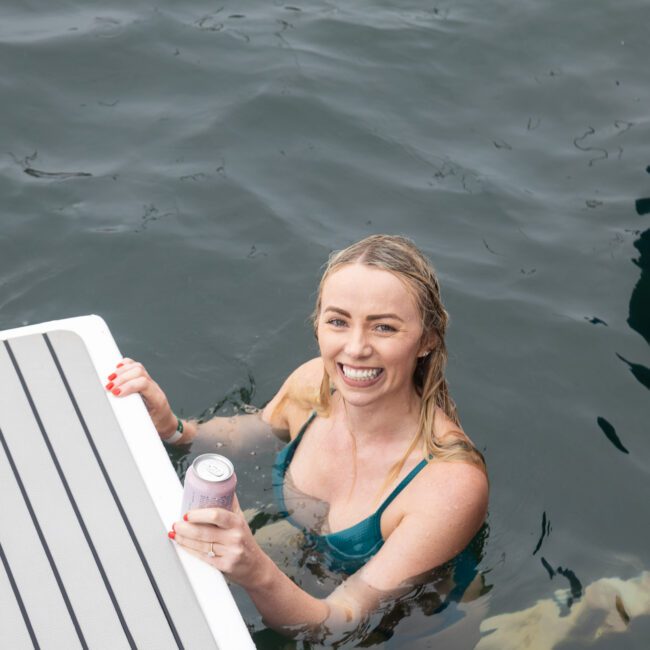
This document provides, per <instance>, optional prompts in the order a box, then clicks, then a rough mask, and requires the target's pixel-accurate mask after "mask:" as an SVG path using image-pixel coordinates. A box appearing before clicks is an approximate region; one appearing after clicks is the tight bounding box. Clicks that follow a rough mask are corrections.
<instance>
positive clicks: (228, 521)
mask: <svg viewBox="0 0 650 650" xmlns="http://www.w3.org/2000/svg"><path fill="white" fill-rule="evenodd" d="M183 519H184V520H185V521H189V522H190V523H191V524H212V525H213V526H219V528H232V527H233V526H234V525H235V523H236V522H237V515H236V514H235V513H233V512H230V510H226V509H225V508H199V509H197V510H190V511H189V512H187V513H185V515H183Z"/></svg>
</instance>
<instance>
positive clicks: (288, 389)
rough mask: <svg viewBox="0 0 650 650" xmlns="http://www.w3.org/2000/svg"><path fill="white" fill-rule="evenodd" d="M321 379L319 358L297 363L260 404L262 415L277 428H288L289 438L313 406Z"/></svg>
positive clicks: (321, 372)
mask: <svg viewBox="0 0 650 650" xmlns="http://www.w3.org/2000/svg"><path fill="white" fill-rule="evenodd" d="M322 378H323V361H322V359H321V358H320V357H315V358H314V359H310V360H309V361H306V362H305V363H303V364H302V365H300V366H298V367H297V368H296V369H295V370H294V371H293V372H292V373H291V374H290V375H289V377H287V379H286V381H285V382H284V383H283V384H282V387H281V388H280V390H279V391H278V392H277V393H276V395H275V396H274V397H273V399H272V400H271V401H270V402H269V403H268V404H267V405H266V406H265V407H264V410H263V411H262V418H263V419H264V420H265V421H267V422H268V423H269V424H271V426H273V427H274V428H278V429H288V430H289V431H290V432H291V435H292V437H293V434H294V430H295V429H296V426H300V424H302V422H304V420H305V419H306V417H307V416H308V415H309V413H310V412H311V410H312V409H313V404H314V402H315V399H316V398H317V397H318V393H319V390H320V385H321V381H322Z"/></svg>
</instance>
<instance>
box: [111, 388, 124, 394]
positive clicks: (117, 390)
mask: <svg viewBox="0 0 650 650" xmlns="http://www.w3.org/2000/svg"><path fill="white" fill-rule="evenodd" d="M121 392H122V391H121V390H120V389H119V388H113V390H112V391H111V393H113V395H119V394H120V393H121Z"/></svg>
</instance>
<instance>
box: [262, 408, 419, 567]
mask: <svg viewBox="0 0 650 650" xmlns="http://www.w3.org/2000/svg"><path fill="white" fill-rule="evenodd" d="M315 417H316V413H315V412H314V413H312V414H311V415H310V416H309V419H308V420H307V422H305V424H303V426H302V428H301V429H300V431H299V433H298V435H297V436H296V437H295V438H294V439H293V440H292V441H291V442H290V443H289V444H288V445H287V446H286V447H284V448H283V449H282V450H281V451H280V452H279V453H278V455H277V456H276V459H275V464H274V465H273V474H272V475H273V493H274V495H275V499H276V502H277V504H278V507H279V509H280V514H281V515H283V516H284V517H286V518H287V519H288V520H289V521H290V522H291V523H292V524H294V525H296V526H299V527H301V528H303V526H301V525H300V524H298V523H297V522H295V521H294V520H293V519H292V518H291V514H290V512H289V511H288V509H287V505H286V503H285V496H284V484H285V475H286V472H287V469H288V467H289V464H290V463H291V460H292V459H293V455H294V454H295V452H296V448H297V447H298V445H299V444H300V440H301V439H302V437H303V435H304V433H305V431H306V430H307V428H308V427H309V425H310V424H311V423H312V422H313V421H314V418H315ZM426 464H427V461H426V460H422V461H420V462H419V463H418V464H417V465H416V466H415V467H414V468H413V469H412V470H411V471H410V472H409V473H408V474H407V475H406V476H405V477H404V478H403V479H402V481H401V482H400V484H399V485H398V486H397V487H396V488H395V489H394V490H393V491H392V492H391V493H390V494H389V495H388V497H386V499H385V500H384V502H383V503H382V504H381V505H380V506H379V508H378V509H377V511H376V512H375V513H373V514H372V515H370V517H367V518H366V519H364V520H363V521H360V522H359V523H358V524H355V525H354V526H350V528H346V529H345V530H340V531H338V532H336V533H329V534H327V535H317V534H315V533H313V532H312V531H308V530H306V531H305V534H306V536H307V540H308V542H309V543H310V544H311V545H312V546H313V547H314V549H315V550H317V551H320V552H321V553H323V554H324V555H325V557H326V558H327V560H328V562H329V565H330V567H331V568H333V569H334V570H339V571H344V572H346V573H353V572H354V571H356V570H357V569H359V568H360V567H361V566H363V565H364V564H365V563H366V562H367V561H368V560H369V559H370V558H371V557H372V556H373V555H374V554H375V553H377V551H378V550H379V549H380V548H381V547H382V545H383V543H384V538H383V537H382V536H381V515H382V514H383V512H384V510H386V508H387V507H388V506H389V505H390V504H391V503H392V501H393V499H395V497H396V496H397V495H398V494H399V493H400V492H401V491H402V490H403V489H404V488H405V487H406V486H407V485H408V484H409V483H410V482H411V481H412V480H413V478H415V476H416V475H417V474H418V472H420V471H421V470H422V469H423V468H424V467H425V466H426Z"/></svg>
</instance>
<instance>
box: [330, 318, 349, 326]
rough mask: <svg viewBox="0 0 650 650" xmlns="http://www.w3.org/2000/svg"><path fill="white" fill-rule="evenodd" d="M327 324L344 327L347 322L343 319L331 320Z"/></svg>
mask: <svg viewBox="0 0 650 650" xmlns="http://www.w3.org/2000/svg"><path fill="white" fill-rule="evenodd" d="M327 324H328V325H333V326H334V327H344V326H345V321H344V320H343V319H342V318H330V320H328V321H327Z"/></svg>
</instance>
